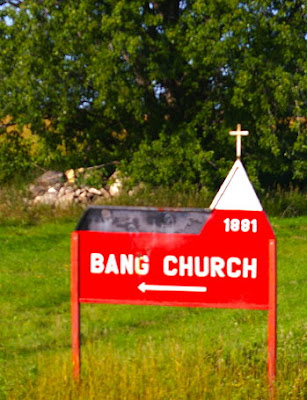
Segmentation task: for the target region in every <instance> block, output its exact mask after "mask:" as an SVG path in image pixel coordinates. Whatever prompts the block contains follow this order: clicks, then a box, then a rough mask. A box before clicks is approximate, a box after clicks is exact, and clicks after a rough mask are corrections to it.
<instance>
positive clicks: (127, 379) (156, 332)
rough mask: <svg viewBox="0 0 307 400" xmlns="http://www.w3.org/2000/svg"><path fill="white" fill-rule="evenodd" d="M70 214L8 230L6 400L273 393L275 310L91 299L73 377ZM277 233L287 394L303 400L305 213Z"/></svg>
mask: <svg viewBox="0 0 307 400" xmlns="http://www.w3.org/2000/svg"><path fill="white" fill-rule="evenodd" d="M74 225H75V223H74V222H72V221H71V220H69V218H66V219H58V220H54V221H53V222H50V218H49V221H48V219H47V218H46V221H45V222H37V223H36V224H32V225H29V224H26V223H24V224H21V223H19V224H18V223H10V224H8V223H7V224H6V225H2V226H0V243H1V248H0V310H1V311H0V318H1V320H0V399H6V398H7V399H11V400H13V399H14V400H15V399H28V400H30V399H31V400H32V399H61V400H62V399H63V400H64V399H73V400H74V399H82V400H83V399H86V400H91V399H93V400H94V399H95V400H97V399H112V400H122V399H131V400H134V399H144V400H149V399H152V400H159V399H161V400H162V399H163V400H167V399H172V400H178V399H191V400H194V399H195V400H198V399H205V400H207V399H208V400H210V399H218V400H223V399H225V400H226V399H227V400H229V399H238V400H241V399H259V400H260V399H261V400H263V399H266V398H267V382H266V356H267V354H266V351H267V349H266V339H267V336H266V334H267V332H266V326H267V325H266V324H267V313H266V312H265V311H251V310H219V309H198V308H175V307H153V306H147V307H143V306H127V305H126V306H124V305H123V306H120V305H97V304H83V305H82V307H81V308H82V362H83V364H82V381H81V384H80V385H77V384H76V383H75V382H74V381H73V380H72V378H71V354H70V266H69V263H70V254H69V252H70V250H69V249H70V232H71V231H72V230H73V229H74ZM273 226H274V229H275V232H276V234H277V239H278V381H277V398H278V399H280V400H283V399H304V379H305V378H306V354H305V353H304V352H305V351H306V332H307V324H306V320H307V318H306V265H307V262H306V244H307V217H299V218H289V219H278V218H274V219H273Z"/></svg>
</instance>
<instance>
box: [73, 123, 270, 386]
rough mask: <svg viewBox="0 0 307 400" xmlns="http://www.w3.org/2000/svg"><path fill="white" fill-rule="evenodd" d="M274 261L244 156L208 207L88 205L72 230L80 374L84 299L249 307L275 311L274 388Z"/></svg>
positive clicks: (75, 345)
mask: <svg viewBox="0 0 307 400" xmlns="http://www.w3.org/2000/svg"><path fill="white" fill-rule="evenodd" d="M238 132H239V133H240V134H243V133H244V132H245V131H240V129H239V130H238ZM238 132H237V131H236V133H238ZM275 260H276V250H275V236H274V233H273V231H272V229H271V226H270V224H269V222H268V220H267V218H266V215H265V213H264V211H263V209H262V206H261V204H260V202H259V200H258V198H257V196H256V194H255V191H254V189H253V187H252V185H251V183H250V181H249V179H248V177H247V174H246V172H245V169H244V167H243V165H242V164H241V161H240V160H239V159H238V160H237V161H236V162H235V163H234V165H233V167H232V169H231V170H230V172H229V174H228V176H227V178H226V179H225V181H224V183H223V184H222V186H221V188H220V190H219V192H218V193H217V195H216V196H215V198H214V200H213V202H212V204H211V206H210V210H206V209H153V208H135V207H130V208H123V207H107V206H100V207H99V206H97V207H90V208H89V209H88V210H87V211H86V212H85V214H84V216H83V217H82V219H81V220H80V222H79V225H78V227H77V229H76V231H75V232H74V233H73V234H72V275H71V276H72V288H71V296H72V339H73V363H74V374H75V376H76V377H77V378H78V377H79V375H80V303H82V302H84V303H86V302H90V303H120V304H144V305H145V304H157V305H158V304H160V305H170V306H195V307H224V308H249V309H263V310H268V311H269V312H268V376H269V383H270V387H273V386H272V385H273V382H274V380H275V375H276V262H275Z"/></svg>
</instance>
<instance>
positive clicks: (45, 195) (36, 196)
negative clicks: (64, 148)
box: [29, 169, 122, 207]
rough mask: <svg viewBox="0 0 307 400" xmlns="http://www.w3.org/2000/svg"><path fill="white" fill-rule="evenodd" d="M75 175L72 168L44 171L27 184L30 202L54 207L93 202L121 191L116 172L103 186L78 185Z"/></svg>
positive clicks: (116, 194) (120, 183)
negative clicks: (61, 170)
mask: <svg viewBox="0 0 307 400" xmlns="http://www.w3.org/2000/svg"><path fill="white" fill-rule="evenodd" d="M80 170H81V169H79V170H76V171H80ZM82 170H83V169H82ZM75 176H76V172H75V171H74V170H68V171H66V172H65V173H63V172H60V171H47V172H45V173H44V174H42V175H41V176H40V177H38V178H37V179H36V180H35V182H33V183H32V184H31V185H30V186H29V192H30V197H31V199H30V204H31V205H39V204H44V205H49V206H55V207H69V206H70V205H71V204H74V203H76V204H93V203H94V204H95V203H96V202H99V200H101V199H109V198H111V197H114V196H118V195H119V194H120V193H121V191H122V182H121V180H120V179H119V177H118V173H117V172H115V173H114V174H113V175H112V176H111V177H110V178H109V179H108V181H107V183H106V185H105V186H101V187H90V186H86V185H78V184H77V183H76V179H75Z"/></svg>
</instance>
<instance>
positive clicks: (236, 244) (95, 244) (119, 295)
mask: <svg viewBox="0 0 307 400" xmlns="http://www.w3.org/2000/svg"><path fill="white" fill-rule="evenodd" d="M106 210H107V211H109V213H110V214H113V215H114V217H113V220H114V219H115V218H116V214H118V212H119V211H120V210H118V211H117V210H116V208H101V209H100V210H99V211H100V212H102V213H103V212H106ZM94 211H96V212H97V209H96V210H94ZM134 211H137V209H132V210H131V212H130V213H131V214H133V212H134ZM141 211H143V213H146V210H141ZM127 212H129V209H127ZM152 212H153V211H152ZM182 212H184V210H182ZM198 212H199V213H204V215H205V216H206V218H204V219H206V221H205V222H204V225H203V227H202V229H201V230H200V232H199V234H195V233H161V232H112V230H111V229H112V228H110V231H109V232H99V231H79V232H78V235H79V274H80V275H79V276H80V278H79V279H80V294H79V296H80V301H81V302H101V303H122V304H125V303H129V304H164V305H182V306H198V307H230V308H255V309H267V308H268V293H269V291H268V287H269V286H268V276H269V275H268V271H269V243H270V240H272V239H274V234H273V232H272V229H271V227H270V224H269V223H268V221H267V218H266V216H265V214H264V213H263V212H262V211H227V210H226V211H224V210H213V211H212V212H211V213H210V214H209V213H208V212H206V211H201V210H199V211H198ZM156 213H157V214H159V213H160V214H161V213H164V214H165V215H169V216H171V217H172V216H173V218H174V219H175V218H176V217H177V218H178V214H180V210H176V211H175V210H174V211H172V210H165V211H159V210H157V211H156Z"/></svg>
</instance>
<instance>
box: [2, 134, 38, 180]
mask: <svg viewBox="0 0 307 400" xmlns="http://www.w3.org/2000/svg"><path fill="white" fill-rule="evenodd" d="M30 168H31V155H30V143H29V142H28V141H26V140H24V139H23V138H22V137H21V136H20V135H19V133H18V132H14V131H13V132H8V133H6V134H5V135H4V136H0V182H2V183H3V182H7V181H9V180H12V179H13V178H14V177H15V175H16V173H17V174H18V172H19V174H20V175H23V176H24V174H26V173H27V172H28V170H29V169H30Z"/></svg>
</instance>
